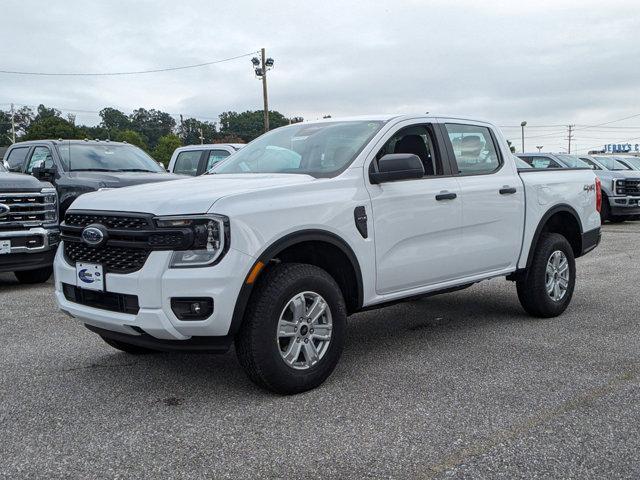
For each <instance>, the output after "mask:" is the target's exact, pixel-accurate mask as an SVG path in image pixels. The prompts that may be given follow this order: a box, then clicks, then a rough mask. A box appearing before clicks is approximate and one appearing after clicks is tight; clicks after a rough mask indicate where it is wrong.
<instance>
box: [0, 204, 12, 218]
mask: <svg viewBox="0 0 640 480" xmlns="http://www.w3.org/2000/svg"><path fill="white" fill-rule="evenodd" d="M9 210H10V209H9V206H8V205H5V204H4V203H0V217H4V216H6V215H9Z"/></svg>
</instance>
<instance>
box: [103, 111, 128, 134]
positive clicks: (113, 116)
mask: <svg viewBox="0 0 640 480" xmlns="http://www.w3.org/2000/svg"><path fill="white" fill-rule="evenodd" d="M100 118H101V119H102V121H101V122H100V126H102V127H104V128H106V129H107V130H110V131H116V130H129V129H130V128H131V120H129V117H128V116H127V115H126V114H124V113H123V112H121V111H120V110H118V109H116V108H111V107H106V108H103V109H102V110H100Z"/></svg>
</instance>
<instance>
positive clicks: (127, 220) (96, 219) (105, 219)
mask: <svg viewBox="0 0 640 480" xmlns="http://www.w3.org/2000/svg"><path fill="white" fill-rule="evenodd" d="M64 223H65V224H66V225H68V226H70V227H81V228H84V227H86V226H88V225H91V224H93V223H99V224H100V225H104V226H105V227H107V228H112V229H114V230H145V229H149V228H152V225H151V220H150V218H149V217H148V216H140V217H132V216H120V215H100V214H86V213H68V214H67V215H66V216H65V217H64Z"/></svg>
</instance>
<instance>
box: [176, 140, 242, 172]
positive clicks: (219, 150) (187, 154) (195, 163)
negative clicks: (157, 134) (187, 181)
mask: <svg viewBox="0 0 640 480" xmlns="http://www.w3.org/2000/svg"><path fill="white" fill-rule="evenodd" d="M242 147H244V143H206V144H203V145H189V146H186V147H178V148H176V149H175V150H174V152H173V154H172V155H171V159H170V160H169V165H168V167H167V171H169V172H171V173H178V174H180V175H189V176H192V177H196V176H198V175H202V174H203V173H205V172H208V171H209V170H210V169H211V168H212V167H213V166H214V165H215V164H216V163H218V162H220V161H222V160H224V159H225V158H227V157H228V156H229V155H231V154H232V153H235V152H237V151H238V150H240V149H241V148H242Z"/></svg>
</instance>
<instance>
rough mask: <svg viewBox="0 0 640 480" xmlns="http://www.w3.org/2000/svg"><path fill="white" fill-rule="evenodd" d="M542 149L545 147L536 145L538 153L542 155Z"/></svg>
mask: <svg viewBox="0 0 640 480" xmlns="http://www.w3.org/2000/svg"><path fill="white" fill-rule="evenodd" d="M542 147H543V145H536V148H537V149H538V153H540V152H541V151H542Z"/></svg>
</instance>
